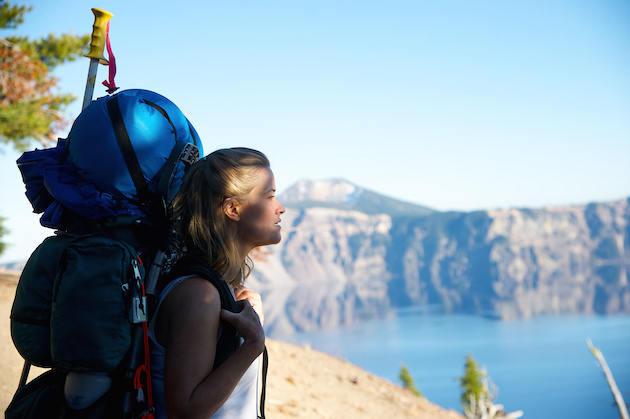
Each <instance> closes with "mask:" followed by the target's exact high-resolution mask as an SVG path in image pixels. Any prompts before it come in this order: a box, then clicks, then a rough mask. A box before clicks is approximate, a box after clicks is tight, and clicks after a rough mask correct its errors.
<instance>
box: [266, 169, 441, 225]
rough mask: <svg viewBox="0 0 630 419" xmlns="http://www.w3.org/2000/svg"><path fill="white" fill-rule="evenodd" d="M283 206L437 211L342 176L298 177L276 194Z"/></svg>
mask: <svg viewBox="0 0 630 419" xmlns="http://www.w3.org/2000/svg"><path fill="white" fill-rule="evenodd" d="M278 199H279V200H280V202H281V203H282V204H283V205H284V206H285V207H290V208H295V209H304V208H312V207H324V208H336V209H344V210H354V211H359V212H363V213H366V214H379V213H385V214H389V215H392V216H423V215H428V214H432V213H435V212H437V211H436V210H434V209H432V208H429V207H426V206H423V205H419V204H414V203H410V202H406V201H403V200H400V199H396V198H393V197H389V196H386V195H383V194H379V193H377V192H374V191H372V190H370V189H366V188H363V187H360V186H357V185H355V184H354V183H352V182H350V181H348V180H346V179H343V178H333V179H324V180H306V179H303V180H300V181H298V182H296V183H295V184H293V185H292V186H290V187H289V188H288V189H287V190H286V191H284V192H283V193H282V194H280V195H279V196H278Z"/></svg>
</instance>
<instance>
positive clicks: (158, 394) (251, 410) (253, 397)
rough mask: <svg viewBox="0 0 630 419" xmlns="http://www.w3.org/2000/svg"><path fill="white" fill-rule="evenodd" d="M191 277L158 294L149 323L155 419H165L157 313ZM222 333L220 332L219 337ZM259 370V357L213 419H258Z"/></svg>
mask: <svg viewBox="0 0 630 419" xmlns="http://www.w3.org/2000/svg"><path fill="white" fill-rule="evenodd" d="M188 278H192V275H190V276H183V277H181V278H177V279H175V280H174V281H171V282H170V283H169V284H168V285H167V286H166V287H165V288H164V290H163V291H162V293H161V294H160V299H159V301H158V306H157V309H156V310H155V314H154V315H153V319H152V320H151V322H150V323H149V329H148V334H149V340H150V346H151V349H150V353H151V385H152V387H153V404H154V406H155V419H166V407H165V405H164V360H165V353H166V350H165V349H164V347H163V346H162V345H160V344H159V343H157V339H156V338H155V319H156V317H157V312H158V310H159V309H160V306H161V305H162V302H163V301H164V299H165V298H166V296H167V295H168V293H169V292H171V291H172V290H173V288H175V287H176V286H177V285H179V284H181V283H182V282H183V281H184V280H186V279H188ZM220 333H221V332H220V331H219V334H220ZM259 371H260V357H258V358H256V360H254V362H253V363H252V365H251V366H250V367H249V369H248V370H247V371H246V372H245V374H244V375H243V377H241V380H240V381H239V382H238V384H237V385H236V388H235V389H234V391H233V392H232V394H230V397H229V398H228V399H227V401H226V402H225V403H224V404H223V406H221V408H220V409H219V410H218V411H217V412H216V413H215V414H214V415H212V418H213V419H256V418H257V417H258V408H259V403H258V395H259V389H258V376H259Z"/></svg>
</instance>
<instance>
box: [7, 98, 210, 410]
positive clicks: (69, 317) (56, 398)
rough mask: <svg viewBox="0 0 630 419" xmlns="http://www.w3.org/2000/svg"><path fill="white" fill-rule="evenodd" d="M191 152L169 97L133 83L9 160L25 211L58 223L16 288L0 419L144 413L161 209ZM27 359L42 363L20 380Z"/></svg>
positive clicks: (163, 226)
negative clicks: (43, 143)
mask: <svg viewBox="0 0 630 419" xmlns="http://www.w3.org/2000/svg"><path fill="white" fill-rule="evenodd" d="M201 153H202V145H201V142H200V140H199V137H198V135H197V133H196V131H195V129H194V128H193V126H192V125H191V124H190V122H189V121H188V120H187V119H186V117H185V116H184V115H183V114H182V112H181V111H180V110H179V109H178V108H177V106H175V105H174V104H173V103H172V102H171V101H169V100H168V99H166V98H165V97H163V96H161V95H159V94H157V93H154V92H150V91H147V90H139V89H132V90H125V91H121V92H119V93H117V94H115V95H113V96H107V97H104V98H100V99H97V100H96V101H94V102H92V104H90V105H89V106H88V107H87V108H85V109H84V110H83V112H81V114H80V115H79V116H78V117H77V119H76V120H75V122H74V124H73V126H72V129H71V130H70V133H69V136H68V139H60V140H59V141H58V144H57V147H55V148H51V149H44V150H34V151H30V152H26V153H24V154H23V155H22V156H21V157H20V158H19V159H18V167H19V169H20V171H21V173H22V177H23V180H24V183H25V184H26V195H27V197H28V199H29V200H30V202H31V204H32V206H33V210H34V212H36V213H42V217H41V219H40V222H41V224H42V225H43V226H45V227H49V228H53V229H55V230H56V231H55V235H53V236H51V237H49V238H47V239H45V240H44V241H43V242H42V243H41V244H40V245H39V247H38V248H37V249H36V250H35V251H34V252H33V254H32V255H31V257H30V258H29V260H28V262H27V264H26V266H25V268H24V270H23V272H22V275H21V277H20V281H19V283H18V286H17V290H16V296H15V300H14V303H13V307H12V310H11V335H12V338H13V342H14V344H15V346H16V348H17V350H18V352H19V353H20V354H21V355H22V357H23V358H24V359H25V368H24V372H23V374H22V379H21V381H20V386H19V388H18V391H17V392H16V394H15V396H14V398H13V401H12V402H11V404H10V405H9V407H8V409H7V411H6V413H5V415H6V418H7V419H10V418H30V417H33V418H34V417H50V418H55V417H67V418H75V417H76V418H100V417H119V418H136V417H138V418H140V417H144V418H148V417H151V412H152V403H151V392H150V369H149V354H148V343H147V339H146V324H147V320H148V318H149V316H150V314H151V301H152V299H153V298H155V293H156V288H157V283H158V280H159V278H160V277H161V276H163V275H164V273H166V272H168V270H169V269H170V267H171V266H172V265H173V264H174V263H175V261H176V260H177V259H178V257H179V254H180V253H179V251H178V249H177V247H176V246H175V245H174V244H173V243H172V242H171V240H170V239H169V237H170V235H169V232H170V226H169V223H168V219H169V216H168V214H167V208H168V204H169V203H170V201H171V199H172V198H173V197H174V195H175V193H176V192H177V190H178V189H179V186H180V185H181V181H182V178H183V176H184V173H185V171H186V169H187V167H189V166H190V165H191V164H192V163H193V162H194V161H195V160H197V159H198V157H199V155H200V154H201ZM31 364H32V365H36V366H40V367H45V368H51V370H50V371H48V372H46V373H44V374H43V375H42V376H40V377H38V378H36V379H35V380H32V381H31V382H29V383H28V384H26V381H27V377H28V367H29V366H30V365H31ZM86 389H88V390H94V391H92V393H93V394H88V393H89V392H87V391H85V390H86ZM90 397H92V399H96V401H94V400H92V399H90ZM42 412H45V415H43V414H42Z"/></svg>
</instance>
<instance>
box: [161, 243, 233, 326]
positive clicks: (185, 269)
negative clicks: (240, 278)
mask: <svg viewBox="0 0 630 419" xmlns="http://www.w3.org/2000/svg"><path fill="white" fill-rule="evenodd" d="M186 275H198V276H200V277H202V278H204V279H207V280H208V281H210V283H212V285H214V287H215V288H216V289H217V290H218V291H219V296H220V297H221V308H224V309H226V310H229V311H231V312H233V313H238V312H239V311H240V309H239V306H238V304H236V300H234V296H233V295H232V292H231V291H230V286H229V285H228V283H227V282H225V281H224V280H223V279H222V278H221V274H219V273H218V272H217V271H216V270H214V269H213V268H212V267H211V266H210V265H209V264H208V263H207V262H206V261H204V260H203V259H201V258H200V257H197V256H192V255H186V256H184V257H183V258H182V259H180V260H179V261H178V262H177V265H175V267H174V268H173V269H172V270H171V272H170V273H169V275H168V276H169V279H171V280H172V279H176V278H180V277H182V276H186Z"/></svg>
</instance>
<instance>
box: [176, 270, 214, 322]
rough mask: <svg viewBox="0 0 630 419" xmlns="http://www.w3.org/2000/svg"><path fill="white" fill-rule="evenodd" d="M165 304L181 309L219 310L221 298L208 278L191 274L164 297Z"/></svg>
mask: <svg viewBox="0 0 630 419" xmlns="http://www.w3.org/2000/svg"><path fill="white" fill-rule="evenodd" d="M164 304H165V306H173V305H174V306H177V307H178V308H179V309H180V310H181V309H184V310H186V309H193V308H196V309H201V308H204V307H206V308H208V309H213V311H216V312H217V313H218V312H219V310H220V308H221V299H220V295H219V291H218V290H217V288H216V287H215V286H214V285H213V284H212V283H211V282H210V281H208V280H207V279H206V278H202V277H200V276H194V275H191V276H189V277H187V278H185V279H184V280H182V281H180V282H179V283H178V284H177V285H176V286H175V287H173V289H172V290H171V291H170V292H169V293H168V295H167V296H166V298H165V299H164Z"/></svg>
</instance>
